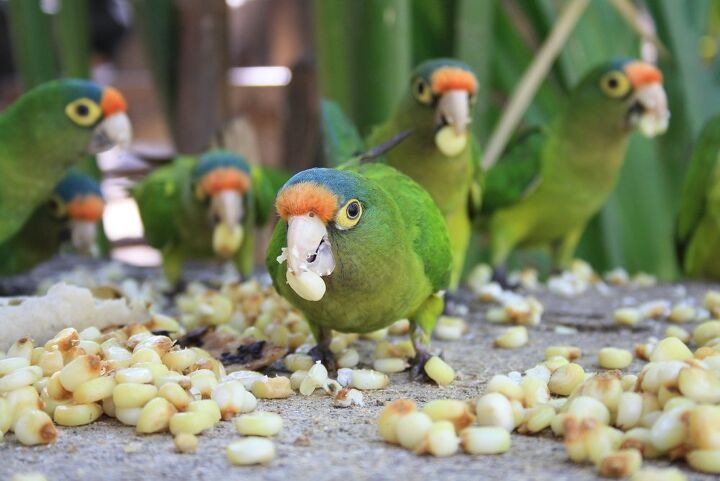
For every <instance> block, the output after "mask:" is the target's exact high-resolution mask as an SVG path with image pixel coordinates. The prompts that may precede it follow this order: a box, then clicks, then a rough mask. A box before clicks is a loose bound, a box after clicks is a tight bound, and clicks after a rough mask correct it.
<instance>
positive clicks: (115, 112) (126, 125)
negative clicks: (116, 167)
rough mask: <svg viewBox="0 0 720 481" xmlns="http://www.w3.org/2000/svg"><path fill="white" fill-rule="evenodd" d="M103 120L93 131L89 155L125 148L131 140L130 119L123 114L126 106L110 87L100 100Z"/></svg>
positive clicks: (121, 97) (122, 99)
mask: <svg viewBox="0 0 720 481" xmlns="http://www.w3.org/2000/svg"><path fill="white" fill-rule="evenodd" d="M100 108H101V109H102V112H103V117H104V120H103V121H102V122H100V124H98V125H97V127H95V130H93V135H92V138H91V139H90V145H89V146H88V153H89V154H97V153H100V152H104V151H106V150H109V149H111V148H113V147H115V146H116V145H118V146H120V147H123V148H125V147H127V146H128V145H130V141H131V140H132V127H131V126H130V119H129V118H128V116H127V114H126V113H125V111H126V109H127V104H126V102H125V99H124V98H123V96H122V95H121V94H120V92H118V91H117V90H115V89H114V88H112V87H106V88H105V90H104V91H103V96H102V99H101V100H100Z"/></svg>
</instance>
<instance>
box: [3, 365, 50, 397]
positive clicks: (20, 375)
mask: <svg viewBox="0 0 720 481" xmlns="http://www.w3.org/2000/svg"><path fill="white" fill-rule="evenodd" d="M41 377H42V369H40V368H39V367H38V366H27V367H21V368H20V369H16V370H14V371H13V372H11V373H10V374H6V375H5V376H3V377H2V378H0V393H7V392H10V391H14V390H15V389H20V388H22V387H25V386H31V385H33V384H34V383H35V382H36V381H37V380H38V379H40V378H41Z"/></svg>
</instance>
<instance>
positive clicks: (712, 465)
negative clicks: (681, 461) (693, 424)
mask: <svg viewBox="0 0 720 481" xmlns="http://www.w3.org/2000/svg"><path fill="white" fill-rule="evenodd" d="M685 460H686V461H687V463H688V464H689V465H690V467H691V468H693V469H694V470H695V471H700V472H702V473H709V474H720V450H709V449H696V450H694V451H690V452H689V453H688V454H687V455H686V456H685Z"/></svg>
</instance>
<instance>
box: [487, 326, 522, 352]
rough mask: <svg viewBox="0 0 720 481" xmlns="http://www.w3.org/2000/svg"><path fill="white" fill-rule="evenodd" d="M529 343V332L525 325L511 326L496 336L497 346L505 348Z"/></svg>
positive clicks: (513, 347)
mask: <svg viewBox="0 0 720 481" xmlns="http://www.w3.org/2000/svg"><path fill="white" fill-rule="evenodd" d="M527 343H528V332H527V328H526V327H525V326H515V327H510V328H508V329H506V330H505V331H503V333H502V334H500V336H498V337H497V338H495V346H497V347H500V348H503V349H516V348H518V347H522V346H524V345H525V344H527Z"/></svg>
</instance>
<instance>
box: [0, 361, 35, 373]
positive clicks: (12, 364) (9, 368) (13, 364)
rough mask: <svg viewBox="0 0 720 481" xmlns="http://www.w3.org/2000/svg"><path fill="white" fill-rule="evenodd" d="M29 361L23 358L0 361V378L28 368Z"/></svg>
mask: <svg viewBox="0 0 720 481" xmlns="http://www.w3.org/2000/svg"><path fill="white" fill-rule="evenodd" d="M29 365H30V360H29V359H27V358H24V357H6V358H5V359H0V377H2V376H7V375H8V374H10V373H11V372H13V371H16V370H17V369H20V368H23V367H28V366H29Z"/></svg>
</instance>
